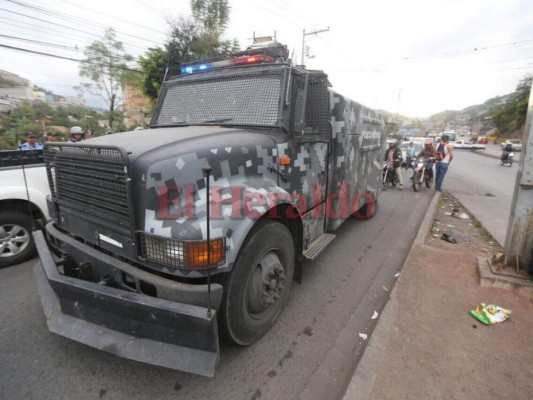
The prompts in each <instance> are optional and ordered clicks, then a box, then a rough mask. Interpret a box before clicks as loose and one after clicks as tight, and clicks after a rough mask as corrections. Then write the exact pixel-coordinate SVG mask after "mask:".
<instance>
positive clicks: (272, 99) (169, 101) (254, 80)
mask: <svg viewBox="0 0 533 400" xmlns="http://www.w3.org/2000/svg"><path fill="white" fill-rule="evenodd" d="M197 75H198V76H187V77H185V78H184V79H178V80H176V81H169V82H167V83H165V86H164V87H163V91H162V94H161V98H160V99H159V106H158V107H157V110H158V111H156V114H154V120H153V121H152V125H158V126H165V125H181V124H183V125H195V124H200V125H201V124H216V125H259V126H277V125H279V123H280V122H279V121H280V118H279V116H280V104H281V101H280V98H281V94H282V93H281V90H282V89H281V88H282V79H283V76H284V71H283V70H282V69H275V70H262V71H251V72H247V73H240V74H237V75H236V74H232V75H221V74H217V75H214V74H213V75H212V74H209V73H205V75H204V74H197Z"/></svg>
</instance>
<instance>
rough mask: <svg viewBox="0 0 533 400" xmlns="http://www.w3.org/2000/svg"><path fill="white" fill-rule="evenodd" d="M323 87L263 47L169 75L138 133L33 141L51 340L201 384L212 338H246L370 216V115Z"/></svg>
mask: <svg viewBox="0 0 533 400" xmlns="http://www.w3.org/2000/svg"><path fill="white" fill-rule="evenodd" d="M329 86H330V85H329V82H328V79H327V75H326V74H325V73H324V72H322V71H314V70H307V69H305V68H304V67H301V66H294V65H292V63H291V62H290V60H289V59H288V51H287V48H286V47H285V46H282V45H280V44H278V43H274V44H273V45H272V46H267V47H264V48H259V49H249V50H247V51H243V52H239V53H236V54H233V55H231V56H221V57H217V58H212V59H209V60H202V61H199V62H194V63H189V64H185V65H182V69H181V75H180V76H178V77H175V78H172V79H169V80H167V81H165V82H164V84H163V86H162V89H161V93H160V96H159V99H158V102H157V106H156V109H155V111H154V114H153V117H152V121H151V129H150V130H143V131H134V132H123V133H118V134H114V135H110V136H104V137H99V138H94V139H90V140H87V141H84V142H81V143H76V144H63V143H62V144H57V143H56V144H47V145H46V147H45V160H46V166H47V170H48V171H49V173H48V176H49V183H50V187H51V196H50V198H49V209H50V215H51V216H52V219H53V222H51V223H50V224H48V225H47V229H46V235H47V237H48V242H49V245H48V246H46V245H44V238H43V237H37V238H36V240H37V241H38V243H41V244H42V246H39V249H40V250H39V251H40V257H41V265H38V266H37V267H36V275H37V280H38V283H39V284H38V286H39V288H40V293H41V299H42V302H43V307H44V309H45V313H47V316H48V324H49V328H50V330H52V331H53V332H56V333H58V334H60V335H63V336H67V337H70V338H72V339H74V340H78V341H80V342H83V343H86V344H88V345H91V346H93V347H96V348H99V349H102V350H106V351H112V352H114V353H116V354H118V355H120V356H123V357H127V358H131V359H136V360H140V361H144V362H150V363H153V364H158V365H164V366H167V367H170V368H175V369H179V370H184V371H188V372H193V373H198V374H202V375H208V376H212V375H213V374H214V371H215V367H216V364H217V362H218V358H219V344H218V334H219V333H220V334H222V335H223V337H224V338H225V339H226V340H228V341H230V342H233V343H236V344H239V345H248V344H251V343H253V342H255V341H257V340H258V339H260V338H261V336H262V335H264V334H265V333H266V331H267V330H268V329H269V328H270V327H271V326H272V325H273V324H274V322H275V321H276V319H277V318H278V316H279V314H280V313H281V311H282V309H283V307H284V306H285V304H286V302H287V298H288V295H289V292H290V288H291V284H292V282H293V281H298V282H299V281H301V278H302V262H303V260H304V259H310V260H312V259H313V258H315V257H317V255H318V254H319V253H320V252H321V251H322V250H323V249H324V248H325V247H326V246H327V244H328V243H330V242H331V241H332V240H333V239H334V237H335V235H334V234H333V233H332V232H334V230H335V229H336V228H338V227H339V226H340V225H341V224H342V223H343V222H344V221H345V220H346V219H347V218H350V217H358V218H370V217H372V216H373V215H374V213H375V212H376V210H377V198H378V196H379V191H380V182H381V157H382V152H383V151H384V143H385V134H384V122H383V118H382V117H381V115H380V114H379V113H377V112H375V111H373V110H371V109H368V108H366V107H364V106H362V105H360V104H358V103H356V102H354V101H352V100H350V99H348V98H346V97H344V96H342V95H340V94H338V93H336V92H334V91H332V90H331V89H330V87H329ZM324 273H327V271H324ZM50 310H54V311H53V312H52V311H50ZM65 320H66V321H69V322H68V323H65V322H64V321H65ZM74 327H76V328H74ZM80 327H83V333H81V332H80ZM101 332H104V335H102V333H101ZM103 337H105V340H104V339H103ZM141 338H142V340H140V339H141ZM132 343H133V344H132ZM110 344H112V346H111V345H110ZM162 349H164V351H162ZM191 355H192V356H191Z"/></svg>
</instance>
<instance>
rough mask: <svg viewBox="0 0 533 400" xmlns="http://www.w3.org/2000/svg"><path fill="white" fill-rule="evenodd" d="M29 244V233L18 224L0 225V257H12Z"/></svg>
mask: <svg viewBox="0 0 533 400" xmlns="http://www.w3.org/2000/svg"><path fill="white" fill-rule="evenodd" d="M29 244H30V233H29V232H28V231H27V230H26V228H24V227H23V226H20V225H0V257H6V258H7V257H13V256H16V255H17V254H19V253H20V252H22V251H24V250H25V249H26V248H27V247H28V246H29Z"/></svg>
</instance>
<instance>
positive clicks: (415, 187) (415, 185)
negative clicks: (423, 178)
mask: <svg viewBox="0 0 533 400" xmlns="http://www.w3.org/2000/svg"><path fill="white" fill-rule="evenodd" d="M420 186H421V184H420V172H418V173H416V174H414V175H413V190H414V191H415V192H419V191H420Z"/></svg>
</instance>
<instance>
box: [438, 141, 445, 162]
mask: <svg viewBox="0 0 533 400" xmlns="http://www.w3.org/2000/svg"><path fill="white" fill-rule="evenodd" d="M445 149H446V145H445V144H443V143H441V144H439V145H438V146H437V161H442V160H444V157H446V150H445Z"/></svg>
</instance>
